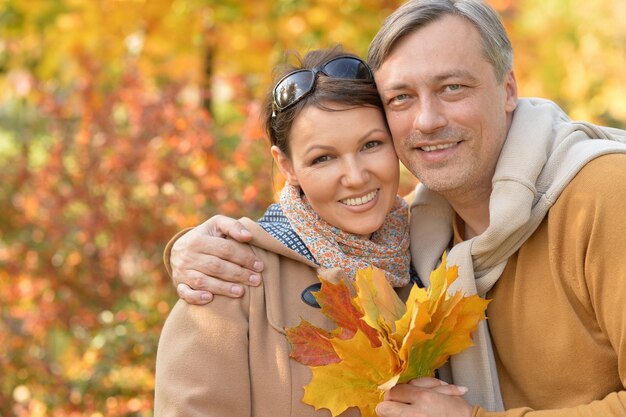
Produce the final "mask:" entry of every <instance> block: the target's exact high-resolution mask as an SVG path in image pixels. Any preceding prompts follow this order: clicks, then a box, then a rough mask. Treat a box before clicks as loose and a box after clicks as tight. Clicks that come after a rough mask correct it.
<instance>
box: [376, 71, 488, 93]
mask: <svg viewBox="0 0 626 417" xmlns="http://www.w3.org/2000/svg"><path fill="white" fill-rule="evenodd" d="M449 79H462V80H467V81H470V82H478V77H476V75H474V73H472V72H470V71H467V70H462V69H460V70H454V71H448V72H444V73H441V74H437V75H435V76H434V77H433V80H434V81H436V82H442V81H445V80H449ZM409 88H411V84H409V83H407V82H404V81H398V82H395V81H392V82H391V83H389V84H388V85H385V86H382V89H381V90H382V91H381V92H382V93H386V92H389V91H396V90H404V89H409Z"/></svg>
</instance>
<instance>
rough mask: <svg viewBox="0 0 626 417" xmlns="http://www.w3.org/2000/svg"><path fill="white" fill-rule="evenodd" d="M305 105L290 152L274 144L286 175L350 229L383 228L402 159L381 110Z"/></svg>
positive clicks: (320, 210)
mask: <svg viewBox="0 0 626 417" xmlns="http://www.w3.org/2000/svg"><path fill="white" fill-rule="evenodd" d="M329 107H332V108H333V109H341V111H333V112H331V111H324V110H322V109H320V108H318V107H316V106H308V107H306V108H305V109H304V110H303V111H302V112H301V113H300V114H299V115H298V117H297V118H296V120H295V121H294V123H293V125H292V128H291V132H290V137H289V147H290V151H291V155H290V157H286V156H285V155H283V154H282V153H280V151H279V150H278V148H276V147H273V148H272V154H273V156H274V158H275V159H276V161H277V163H278V165H279V167H280V168H281V171H282V172H283V174H285V176H286V178H287V181H288V182H289V183H290V184H292V185H299V186H300V187H301V188H302V190H303V192H304V194H305V195H306V196H307V199H308V201H309V202H310V203H311V206H312V207H313V209H314V210H315V211H316V213H317V214H319V216H320V217H321V218H322V219H324V220H325V221H326V222H328V223H329V224H331V225H332V226H335V227H338V228H340V229H342V230H344V231H346V232H350V233H353V234H357V235H362V236H367V237H369V235H371V234H372V233H373V232H374V231H376V230H378V229H379V228H380V227H381V225H382V224H383V221H384V219H385V217H386V215H387V214H388V213H389V211H390V210H391V208H392V206H393V204H394V201H395V198H396V194H397V192H398V181H399V175H400V173H399V163H398V157H397V156H396V153H395V150H394V148H393V142H392V139H391V135H390V133H389V130H388V129H387V125H386V123H385V120H384V116H383V113H382V112H381V110H379V109H377V108H374V107H356V108H350V107H349V106H346V105H340V104H334V103H333V104H331V106H329Z"/></svg>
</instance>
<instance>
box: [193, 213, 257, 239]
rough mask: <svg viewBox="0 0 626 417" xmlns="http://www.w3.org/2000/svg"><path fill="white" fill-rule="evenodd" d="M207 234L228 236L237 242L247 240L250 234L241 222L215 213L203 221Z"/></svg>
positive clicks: (250, 237)
mask: <svg viewBox="0 0 626 417" xmlns="http://www.w3.org/2000/svg"><path fill="white" fill-rule="evenodd" d="M205 224H206V225H207V228H208V232H209V235H211V236H220V237H226V236H229V237H231V238H233V239H235V240H237V241H239V242H249V241H250V239H252V234H251V233H250V231H249V230H248V229H246V228H245V227H244V226H243V225H242V224H241V222H239V221H238V220H235V219H231V218H230V217H226V216H222V215H219V214H218V215H217V216H213V217H212V218H211V219H209V220H207V221H206V222H205Z"/></svg>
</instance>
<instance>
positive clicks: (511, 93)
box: [504, 70, 517, 113]
mask: <svg viewBox="0 0 626 417" xmlns="http://www.w3.org/2000/svg"><path fill="white" fill-rule="evenodd" d="M504 86H505V90H506V104H505V107H506V111H507V112H508V113H512V112H513V110H515V108H516V107H517V80H515V73H514V72H513V70H510V71H509V72H508V74H507V75H506V76H505V78H504Z"/></svg>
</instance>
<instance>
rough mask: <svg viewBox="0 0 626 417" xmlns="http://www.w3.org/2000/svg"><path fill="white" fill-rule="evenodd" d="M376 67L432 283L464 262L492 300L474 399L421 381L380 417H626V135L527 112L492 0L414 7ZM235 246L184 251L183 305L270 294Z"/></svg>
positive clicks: (203, 241) (436, 1)
mask: <svg viewBox="0 0 626 417" xmlns="http://www.w3.org/2000/svg"><path fill="white" fill-rule="evenodd" d="M369 61H370V64H371V66H372V69H373V70H374V72H375V78H376V82H377V85H378V89H379V92H380V94H381V97H382V99H383V103H384V105H385V110H386V115H387V120H388V123H389V126H390V128H391V132H392V135H393V139H394V144H395V147H396V151H397V153H398V156H399V157H400V159H401V160H402V162H403V163H404V165H405V166H407V168H408V169H409V170H410V171H411V172H412V173H413V174H415V175H416V177H417V178H418V179H419V180H420V182H421V184H420V185H419V186H418V187H417V189H416V196H415V200H414V201H413V203H412V205H411V237H412V245H411V252H412V258H413V263H414V266H415V267H416V270H417V271H418V274H419V275H420V277H421V278H422V279H426V278H427V277H428V275H429V272H430V271H431V270H432V269H433V268H434V267H435V266H436V262H437V260H438V259H439V258H440V256H441V253H442V252H443V251H445V250H449V256H448V261H449V262H450V263H456V264H457V265H458V266H459V274H460V277H461V280H460V281H461V284H460V285H461V287H462V289H463V290H464V291H465V292H468V293H475V292H477V293H479V294H481V295H485V296H487V297H489V298H491V299H493V301H492V302H491V303H490V305H489V308H488V311H487V316H488V325H487V324H483V325H482V326H481V327H480V328H479V329H478V331H477V332H476V334H475V335H474V341H475V344H476V346H475V347H472V348H471V349H468V350H467V351H465V352H463V353H461V354H460V355H458V356H456V357H453V358H452V359H451V366H450V369H444V370H442V378H445V379H449V380H451V381H453V382H454V383H455V384H460V385H465V386H467V387H468V388H469V392H468V394H467V395H466V396H465V399H463V398H460V397H454V396H447V395H444V394H441V393H440V392H439V391H438V390H437V386H438V384H439V382H437V381H436V380H435V381H433V380H431V379H423V380H416V381H413V382H412V383H410V384H401V385H399V386H397V387H395V388H393V389H392V390H390V392H388V393H387V394H386V397H385V398H386V401H384V402H383V403H381V404H379V406H378V408H377V412H378V414H379V415H380V416H382V417H400V416H431V415H432V416H467V417H470V416H490V417H493V416H506V417H513V416H522V415H523V416H527V417H534V416H542V417H560V416H583V415H584V416H602V417H605V416H626V391H625V390H624V387H625V386H626V309H624V308H623V300H624V299H626V280H625V279H624V277H625V276H626V261H624V259H623V252H624V250H626V216H624V215H623V214H622V206H623V204H624V203H625V202H626V187H624V186H623V184H624V182H626V169H625V168H624V167H625V166H626V165H625V164H626V155H625V153H626V146H625V145H624V144H622V143H619V142H620V141H621V142H623V141H626V132H624V131H618V130H616V129H610V128H600V127H598V126H593V125H590V124H588V123H578V122H576V123H575V122H571V121H570V120H569V119H568V118H567V116H566V115H565V114H564V113H563V112H562V111H561V110H560V109H559V108H558V107H557V106H556V105H555V104H553V103H551V102H549V101H546V100H539V99H519V100H518V98H517V84H516V81H515V76H514V73H513V71H512V50H511V45H510V42H509V40H508V37H507V35H506V33H505V31H504V28H503V27H502V25H501V23H500V21H499V19H498V17H497V15H496V14H495V12H494V11H493V10H492V9H491V8H490V7H488V6H487V5H485V4H483V3H481V2H479V1H477V0H458V1H453V0H452V1H451V0H414V1H409V2H408V3H406V4H405V5H403V6H402V7H400V8H399V9H398V10H397V11H396V12H394V13H393V14H392V15H391V16H390V17H389V18H388V19H387V20H386V21H385V23H384V24H383V26H382V28H381V30H380V31H379V33H378V34H377V35H376V37H375V38H374V40H373V42H372V44H371V46H370V51H369ZM225 236H230V237H232V238H233V239H236V240H246V239H247V237H246V232H245V230H244V229H243V228H242V227H241V226H240V225H239V224H238V223H237V222H235V221H234V220H232V219H227V218H224V217H221V216H216V217H214V218H212V219H210V220H208V221H207V222H206V223H204V224H203V225H200V226H198V227H197V228H196V229H194V230H192V231H191V232H189V233H187V234H186V235H184V236H183V237H181V238H180V239H178V241H176V243H175V244H174V245H173V249H172V257H171V261H172V267H173V277H174V279H175V281H177V282H184V283H185V284H182V285H179V292H180V294H181V296H183V297H185V298H186V299H188V300H194V297H197V296H198V294H204V295H205V297H206V296H208V297H207V298H210V297H211V295H208V293H206V292H197V291H192V290H191V289H190V288H195V289H208V290H210V291H212V292H213V293H215V294H226V295H230V296H238V295H240V294H241V292H242V291H243V287H242V286H241V285H240V284H233V282H236V283H250V284H252V285H256V284H258V282H259V281H260V274H259V273H260V272H261V271H262V265H259V264H258V263H257V262H256V260H255V259H253V258H252V257H251V256H250V255H248V254H240V253H237V252H236V251H233V250H232V246H230V245H229V242H228V240H225V239H222V238H223V237H225ZM451 242H452V245H451ZM167 255H168V253H166V257H167ZM220 258H221V259H223V260H227V261H229V262H224V261H222V260H220ZM222 279H224V280H226V281H222ZM205 301H207V299H205ZM200 302H202V301H200ZM447 372H449V375H446V373H447ZM504 409H506V411H502V410H504ZM534 410H541V411H534Z"/></svg>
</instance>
